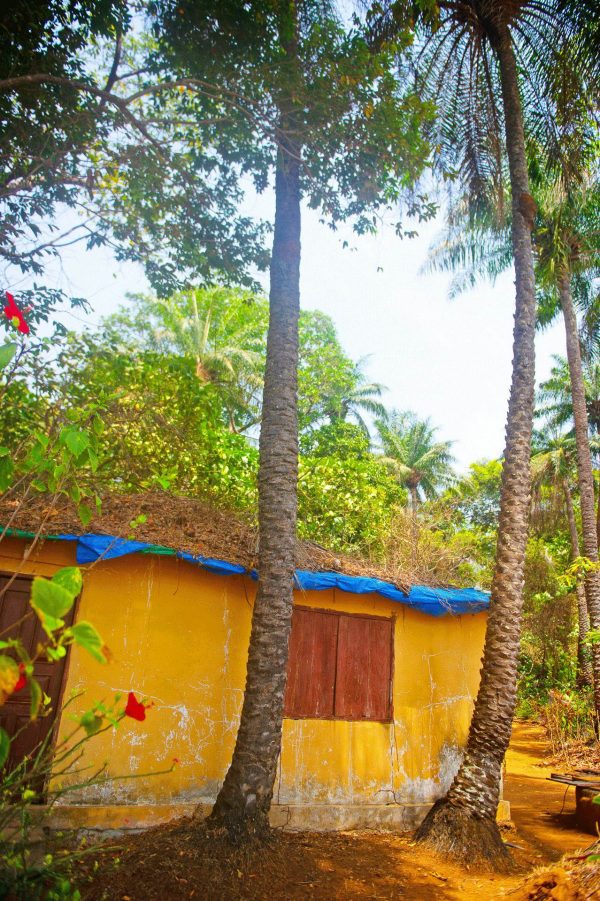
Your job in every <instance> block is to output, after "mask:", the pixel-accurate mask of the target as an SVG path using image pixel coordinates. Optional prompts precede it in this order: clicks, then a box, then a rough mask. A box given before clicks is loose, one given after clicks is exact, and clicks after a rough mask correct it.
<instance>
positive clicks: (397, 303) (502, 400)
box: [9, 195, 564, 471]
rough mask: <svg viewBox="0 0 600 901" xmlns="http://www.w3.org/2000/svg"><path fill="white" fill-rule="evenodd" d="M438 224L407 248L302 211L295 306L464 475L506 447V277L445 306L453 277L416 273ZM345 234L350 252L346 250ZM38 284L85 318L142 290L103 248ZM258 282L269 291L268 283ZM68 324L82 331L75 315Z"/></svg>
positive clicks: (259, 206)
mask: <svg viewBox="0 0 600 901" xmlns="http://www.w3.org/2000/svg"><path fill="white" fill-rule="evenodd" d="M272 202H273V201H272V196H271V195H266V196H265V197H262V198H257V199H256V200H255V201H253V202H252V203H251V204H250V207H251V211H252V212H255V213H256V214H260V215H265V214H267V215H268V213H269V209H270V207H272ZM253 207H255V208H254V209H252V208H253ZM440 225H441V223H440V222H431V223H427V224H426V225H424V226H421V227H420V228H419V231H420V235H419V237H418V238H416V239H413V240H410V241H409V240H404V241H400V240H399V239H398V238H397V237H396V236H395V234H394V232H393V230H392V229H391V228H389V229H384V230H383V231H382V232H381V233H380V234H379V235H377V236H376V237H361V238H351V235H349V234H347V233H346V234H345V235H344V234H342V233H341V232H338V233H333V232H331V231H330V230H329V229H328V228H327V227H326V226H324V225H321V224H320V223H319V222H318V217H317V215H316V214H315V213H314V212H312V211H310V210H305V211H304V214H303V238H302V270H301V271H302V281H301V303H302V306H303V307H304V308H306V309H319V310H322V311H323V312H325V313H328V314H329V315H330V316H331V317H332V318H333V320H334V321H335V323H336V326H337V329H338V333H339V336H340V340H341V342H342V345H343V346H344V348H345V350H346V351H347V352H348V353H349V354H350V356H351V357H352V358H354V359H358V358H359V357H362V356H367V355H369V357H370V358H369V361H368V364H367V367H366V368H367V373H368V376H369V378H370V379H372V380H373V381H377V382H382V383H383V384H384V385H387V386H388V388H389V391H388V392H387V393H386V395H385V398H384V400H385V403H386V405H387V406H388V407H397V408H398V409H403V410H405V409H411V410H414V411H415V412H416V413H417V414H418V415H419V416H421V417H426V416H429V417H430V418H431V420H432V422H433V424H434V425H436V426H437V427H438V428H439V432H438V435H439V437H440V439H444V440H451V441H453V442H454V445H453V452H454V455H455V456H456V458H457V468H458V469H459V470H461V471H462V470H464V469H466V467H467V466H468V464H469V463H470V462H472V461H474V460H478V459H482V458H484V457H487V458H489V457H497V456H499V455H500V454H501V452H502V450H503V446H504V424H505V418H506V410H507V402H508V391H509V384H510V366H511V359H512V317H513V309H514V286H513V274H512V272H510V273H506V274H505V275H503V276H502V277H501V278H500V279H499V280H498V282H497V283H496V285H495V287H494V288H491V287H489V286H487V285H483V286H481V287H479V288H477V289H475V290H474V291H470V292H468V293H465V294H464V295H462V296H460V297H459V298H458V299H456V300H453V301H449V300H448V299H447V286H448V283H449V280H450V277H449V276H446V275H444V274H439V275H438V274H436V275H422V274H420V273H419V269H420V267H421V266H422V264H423V261H424V260H425V257H426V254H427V249H428V246H429V243H430V241H431V240H432V239H433V237H434V236H435V235H436V233H437V232H438V231H439V229H440ZM344 237H347V238H349V239H351V244H353V245H354V246H355V250H348V249H344V248H343V247H342V243H341V242H342V239H343V238H344ZM379 267H381V269H382V270H383V271H378V269H379ZM44 283H45V284H47V285H49V286H53V285H54V286H57V287H63V288H64V289H66V290H68V291H70V292H71V293H73V294H78V295H81V296H84V297H86V298H88V299H89V301H90V303H91V304H92V307H93V314H92V315H91V316H90V317H89V321H91V322H96V321H97V320H98V319H99V318H100V317H101V316H105V315H107V314H108V313H110V312H113V311H114V310H115V309H116V307H117V306H118V305H119V304H121V303H124V302H125V295H126V294H127V293H128V292H132V291H143V290H146V289H147V283H146V281H145V278H144V275H143V272H142V270H141V269H140V268H139V267H137V266H134V265H132V264H119V263H117V262H115V261H114V259H113V257H112V255H111V253H110V251H108V250H105V249H99V250H95V251H93V252H86V251H85V250H84V249H82V248H80V247H79V245H75V246H74V247H72V248H68V249H67V250H66V251H64V257H63V264H62V268H61V269H60V270H59V269H57V270H56V271H55V272H54V273H50V274H49V275H48V276H46V277H45V278H44ZM264 284H265V288H267V287H268V283H267V279H266V278H265V279H264ZM9 287H10V286H9ZM23 287H25V281H21V280H19V281H18V282H15V283H14V284H13V285H12V288H13V289H14V290H15V291H16V292H18V290H19V288H23ZM65 322H66V324H68V325H70V326H71V327H82V325H83V322H82V321H81V320H79V321H76V320H75V319H73V318H72V317H71V316H68V317H66V318H65ZM561 325H562V323H561V322H560V321H559V322H558V323H557V325H555V326H554V327H553V328H552V329H549V330H548V331H546V332H544V333H543V334H540V335H538V338H537V375H538V381H539V380H541V379H543V378H545V377H546V376H547V375H548V373H549V370H550V365H551V355H552V354H555V353H561V354H564V338H563V334H562V331H561Z"/></svg>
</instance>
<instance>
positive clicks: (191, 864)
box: [81, 723, 592, 901]
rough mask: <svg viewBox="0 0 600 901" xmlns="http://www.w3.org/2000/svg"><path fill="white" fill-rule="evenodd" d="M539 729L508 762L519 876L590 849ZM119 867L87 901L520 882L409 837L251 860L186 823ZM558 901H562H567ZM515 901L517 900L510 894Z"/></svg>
mask: <svg viewBox="0 0 600 901" xmlns="http://www.w3.org/2000/svg"><path fill="white" fill-rule="evenodd" d="M544 752H545V743H544V736H543V733H542V730H541V729H540V728H539V727H537V726H534V725H531V724H528V723H517V724H515V728H514V731H513V739H512V742H511V747H510V750H509V753H508V755H507V772H506V778H505V790H504V795H505V797H506V798H507V799H508V800H509V801H510V802H511V813H512V819H513V822H514V824H515V827H516V828H514V829H512V830H510V831H509V832H508V833H507V836H506V837H507V840H509V841H511V842H513V843H514V844H516V845H518V846H519V849H518V850H516V851H515V856H516V859H517V861H518V863H519V865H520V867H521V868H522V874H523V873H524V872H528V871H529V870H531V869H532V868H534V867H538V866H540V865H542V864H548V863H551V862H554V861H555V860H557V859H558V858H559V857H560V856H561V855H562V854H564V853H565V852H567V851H573V850H575V849H576V848H581V847H586V846H587V845H589V844H591V841H592V837H591V836H589V835H586V834H585V833H581V832H579V831H578V830H577V829H576V828H575V824H574V818H573V815H572V811H573V809H574V799H573V797H572V796H571V795H569V796H568V797H567V799H566V802H565V804H564V811H565V812H563V813H562V814H561V810H562V808H563V800H564V790H563V789H562V788H561V786H560V785H558V784H553V783H551V782H548V781H546V777H547V776H548V775H549V770H548V769H547V768H545V767H543V766H541V765H540V764H541V763H542V758H543V755H544ZM127 844H128V847H127V849H123V851H121V852H119V854H118V862H117V863H113V862H112V860H108V861H105V862H104V864H103V866H102V868H101V872H100V874H99V875H98V876H97V877H96V878H95V879H94V881H93V885H92V886H90V887H87V888H86V887H85V886H83V885H82V886H81V887H82V888H83V889H84V891H83V895H84V898H86V899H90V901H105V899H109V901H113V899H117V901H121V899H128V901H167V899H168V901H183V899H187V898H193V899H194V901H200V899H202V901H205V899H206V901H237V899H245V901H297V899H307V901H308V899H310V901H334V899H335V901H367V899H369V901H371V899H373V901H378V899H382V901H383V899H407V901H472V899H477V901H494V899H498V901H499V899H507V901H510V896H511V892H512V891H513V890H514V889H515V887H516V886H517V885H518V883H519V882H520V881H521V879H522V878H523V876H522V874H521V875H517V876H510V877H501V876H490V875H489V874H481V873H478V872H476V871H472V870H469V869H468V868H467V869H461V868H459V867H456V866H454V865H452V864H449V863H447V862H446V861H444V860H442V859H440V858H439V857H436V856H434V855H433V854H429V853H427V852H426V851H424V850H423V849H422V848H417V846H415V844H414V843H413V842H412V841H411V838H410V836H405V835H390V834H383V833H329V834H322V833H319V834H317V833H303V834H299V833H283V834H281V835H280V836H279V837H278V839H277V841H276V842H275V843H274V845H273V847H272V848H270V849H262V850H261V851H260V852H259V853H258V854H250V855H246V856H245V857H244V856H243V855H242V856H240V855H237V856H236V854H234V853H231V851H230V850H229V851H227V850H226V851H224V852H223V853H216V852H217V849H216V848H215V845H214V839H211V840H210V841H205V840H203V839H200V840H199V838H198V833H197V831H195V830H193V829H192V828H190V825H189V823H180V824H173V825H167V826H165V827H162V828H160V829H155V830H150V831H149V832H146V833H144V834H143V835H139V836H137V837H135V838H132V839H130V840H129V841H128V843H127ZM561 897H562V896H561ZM513 898H514V895H513Z"/></svg>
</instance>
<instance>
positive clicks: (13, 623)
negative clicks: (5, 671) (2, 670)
mask: <svg viewBox="0 0 600 901" xmlns="http://www.w3.org/2000/svg"><path fill="white" fill-rule="evenodd" d="M9 579H10V576H7V575H4V574H1V573H0V638H2V639H3V640H6V638H20V639H21V641H22V642H23V644H24V646H25V649H26V650H27V652H28V653H29V654H30V656H31V657H33V656H34V655H35V652H36V648H37V646H38V643H39V642H41V643H43V644H45V643H46V642H45V639H46V635H45V633H44V630H43V629H42V627H41V624H40V621H39V619H38V618H37V616H36V615H35V614H34V612H33V610H32V609H31V606H30V604H29V597H30V594H31V583H32V582H33V578H32V577H31V576H18V578H16V579H15V580H14V582H13V583H12V584H11V585H10V588H8V590H7V591H5V592H4V593H3V594H2V592H3V590H4V588H5V587H6V585H7V584H8V582H9ZM73 614H74V610H73V609H71V611H70V612H69V613H68V614H67V615H66V616H65V617H63V618H64V620H65V622H66V623H67V624H70V623H71V622H72V621H73ZM65 663H66V657H64V658H63V659H62V660H59V661H57V662H56V663H49V662H48V661H47V660H46V659H45V658H43V659H40V660H38V661H36V664H35V676H36V678H37V679H38V681H39V683H40V686H41V688H42V691H43V692H45V693H46V694H47V695H48V697H49V698H50V705H49V707H50V710H49V712H48V713H47V714H46V715H45V716H40V717H38V719H37V720H36V721H35V722H34V723H29V704H30V700H31V699H30V696H29V691H28V690H27V688H24V689H22V690H21V691H19V692H16V694H13V695H11V696H10V697H9V698H8V700H7V701H6V703H5V704H3V705H2V707H0V726H2V727H3V728H4V729H6V731H7V732H8V734H9V736H10V737H11V738H13V736H16V737H15V738H14V740H13V742H12V745H11V753H10V763H11V764H13V765H14V764H16V763H19V762H20V761H21V760H22V759H23V758H24V757H26V756H27V755H28V754H31V752H32V751H33V750H34V749H35V748H36V747H37V745H38V744H39V743H40V742H41V741H42V740H43V739H44V738H45V737H46V736H47V735H48V732H49V731H50V729H51V728H52V726H53V724H54V721H55V717H56V712H57V710H58V706H59V703H60V696H61V689H62V683H63V677H64V673H65ZM23 727H25V728H23Z"/></svg>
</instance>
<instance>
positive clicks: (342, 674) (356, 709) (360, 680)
mask: <svg viewBox="0 0 600 901" xmlns="http://www.w3.org/2000/svg"><path fill="white" fill-rule="evenodd" d="M391 672H392V621H391V620H389V619H374V618H371V617H364V618H363V617H360V616H342V617H340V629H339V635H338V661H337V681H336V691H335V715H336V716H337V717H340V718H341V719H351V720H360V719H367V720H389V719H390V715H391Z"/></svg>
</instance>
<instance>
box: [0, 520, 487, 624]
mask: <svg viewBox="0 0 600 901" xmlns="http://www.w3.org/2000/svg"><path fill="white" fill-rule="evenodd" d="M8 532H9V533H11V532H13V530H11V529H9V530H8ZM14 534H19V530H16V529H15V530H14ZM21 534H24V533H21ZM47 537H52V538H55V539H58V540H60V541H76V542H77V562H78V563H82V564H84V563H94V562H95V561H96V560H99V559H100V558H102V559H103V560H112V559H114V558H116V557H124V556H125V555H127V554H137V553H142V554H160V555H169V556H176V557H179V558H180V559H181V560H187V561H188V562H189V563H195V564H196V565H199V566H201V567H202V568H203V569H206V570H208V571H209V572H213V573H217V574H218V575H221V576H232V575H243V574H244V573H247V574H248V575H249V576H251V577H252V578H253V579H256V578H258V575H257V572H256V570H248V569H246V567H244V566H240V565H239V564H237V563H227V562H226V561H225V560H216V559H213V558H212V557H203V556H201V555H200V554H197V555H194V554H188V553H186V552H185V551H174V550H172V549H171V548H166V547H161V546H160V545H155V544H150V543H149V542H147V541H134V540H132V539H128V538H116V537H113V536H111V535H94V534H89V535H53V536H47ZM295 578H296V585H297V587H298V588H300V589H301V590H303V591H326V590H327V589H329V588H338V589H339V590H340V591H347V592H349V593H351V594H372V593H375V594H380V595H381V596H382V597H384V598H387V599H388V600H390V601H397V602H398V603H401V604H406V606H408V607H413V608H414V609H416V610H420V611H421V612H422V613H428V614H430V615H431V616H443V615H444V614H446V613H453V614H459V613H479V612H480V611H482V610H487V608H488V607H489V603H490V597H489V594H488V593H487V592H485V591H479V590H478V589H476V588H429V587H427V586H425V585H413V586H412V587H411V589H410V591H409V593H408V594H406V593H405V592H403V591H401V590H400V589H399V588H397V587H396V586H395V585H392V584H391V583H390V582H383V581H382V580H381V579H372V578H370V577H368V576H346V575H343V574H342V573H337V572H311V571H309V570H302V569H297V570H296V576H295Z"/></svg>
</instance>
